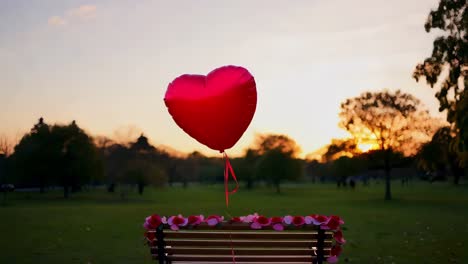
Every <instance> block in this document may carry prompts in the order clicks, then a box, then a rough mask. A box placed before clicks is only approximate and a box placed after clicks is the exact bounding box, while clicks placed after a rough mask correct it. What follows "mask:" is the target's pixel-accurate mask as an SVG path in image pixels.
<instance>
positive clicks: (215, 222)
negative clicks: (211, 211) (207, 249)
mask: <svg viewBox="0 0 468 264" xmlns="http://www.w3.org/2000/svg"><path fill="white" fill-rule="evenodd" d="M206 223H207V224H208V225H209V226H215V225H217V224H218V219H216V218H210V219H208V220H206Z"/></svg>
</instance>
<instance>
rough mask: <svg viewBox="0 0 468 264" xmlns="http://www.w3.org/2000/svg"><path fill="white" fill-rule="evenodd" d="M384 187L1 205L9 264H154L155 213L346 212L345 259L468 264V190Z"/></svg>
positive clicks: (217, 190)
mask: <svg viewBox="0 0 468 264" xmlns="http://www.w3.org/2000/svg"><path fill="white" fill-rule="evenodd" d="M383 189H384V186H383V185H382V184H380V185H378V184H374V185H371V186H369V187H363V186H358V187H357V188H356V189H355V190H346V189H337V188H336V186H335V185H331V184H323V185H322V184H316V185H312V184H304V185H298V186H289V187H284V188H283V190H282V191H283V193H282V194H279V195H278V194H276V193H275V192H274V191H273V190H272V189H269V188H260V189H257V190H254V191H248V190H246V189H245V188H241V189H240V190H239V191H238V193H236V194H234V195H232V196H231V200H230V205H229V209H226V205H225V201H224V192H223V187H222V186H221V185H213V186H193V187H189V188H187V189H183V188H179V187H174V188H166V189H146V190H145V193H144V194H143V195H142V196H140V195H138V194H136V193H135V192H133V193H130V194H129V195H128V197H127V198H126V199H125V200H122V198H121V197H120V195H119V194H118V193H115V194H111V193H107V192H105V191H104V190H90V191H85V192H81V193H78V194H74V195H72V197H71V198H70V199H69V200H64V199H63V198H62V193H60V192H58V191H57V192H49V193H46V194H39V193H19V192H18V193H11V194H9V195H8V196H7V197H6V198H7V199H6V202H5V204H3V206H0V219H1V220H0V237H1V239H0V249H1V251H0V252H1V254H0V263H153V262H152V261H151V258H150V255H149V250H148V249H147V247H146V246H145V244H144V243H143V228H142V224H143V221H144V218H145V217H146V216H147V215H150V214H153V213H158V214H160V215H173V214H178V213H182V214H184V215H189V214H200V213H201V214H204V215H209V214H221V215H224V216H229V215H236V216H238V215H246V214H250V213H253V212H258V213H259V214H264V215H266V216H274V215H281V216H282V215H287V214H291V215H307V214H314V213H317V214H327V215H339V216H341V217H342V218H343V219H344V220H345V222H346V223H345V231H344V236H345V238H346V240H347V243H346V244H345V246H344V250H343V254H342V256H341V258H340V261H339V263H348V262H349V263H389V264H390V263H395V264H400V263H468V250H467V246H468V240H467V237H468V186H458V187H456V186H451V185H450V184H448V183H437V184H429V183H422V182H421V183H415V182H412V183H410V184H409V185H408V186H401V185H400V184H399V183H397V182H395V183H394V184H393V196H394V200H392V201H384V200H383Z"/></svg>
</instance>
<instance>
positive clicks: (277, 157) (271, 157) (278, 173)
mask: <svg viewBox="0 0 468 264" xmlns="http://www.w3.org/2000/svg"><path fill="white" fill-rule="evenodd" d="M253 149H254V150H255V151H256V152H257V154H256V155H259V156H260V158H259V159H258V166H257V174H258V175H260V176H261V177H264V178H265V179H267V180H269V181H270V182H271V183H272V184H273V186H275V188H276V192H277V193H280V192H281V188H280V185H281V182H283V181H285V180H297V179H299V178H301V176H302V174H303V169H302V162H301V161H300V160H299V159H297V155H298V154H299V153H300V148H299V146H298V145H297V144H296V142H295V141H294V140H293V139H291V138H289V137H288V136H285V135H275V134H266V135H259V136H257V139H256V147H255V148H253Z"/></svg>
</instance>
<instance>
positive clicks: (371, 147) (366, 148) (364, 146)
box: [357, 143, 379, 153]
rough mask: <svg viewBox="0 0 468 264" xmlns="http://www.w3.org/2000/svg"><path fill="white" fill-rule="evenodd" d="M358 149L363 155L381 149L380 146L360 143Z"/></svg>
mask: <svg viewBox="0 0 468 264" xmlns="http://www.w3.org/2000/svg"><path fill="white" fill-rule="evenodd" d="M357 147H358V149H359V150H360V151H362V152H363V153H364V152H368V151H370V150H374V149H378V148H379V146H378V145H377V144H372V143H360V144H358V145H357Z"/></svg>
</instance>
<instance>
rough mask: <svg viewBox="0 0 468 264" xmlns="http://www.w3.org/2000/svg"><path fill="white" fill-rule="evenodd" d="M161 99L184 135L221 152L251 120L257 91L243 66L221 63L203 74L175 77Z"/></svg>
mask: <svg viewBox="0 0 468 264" xmlns="http://www.w3.org/2000/svg"><path fill="white" fill-rule="evenodd" d="M164 102H165V103H166V106H167V109H168V110H169V113H170V114H171V115H172V118H173V119H174V121H175V122H176V123H177V125H178V126H179V127H181V128H182V129H183V130H184V131H185V132H186V133H187V134H189V135H190V136H191V137H193V138H195V139H196V140H197V141H198V142H200V143H202V144H204V145H206V146H208V147H210V148H212V149H214V150H219V151H220V152H223V151H224V150H225V149H229V148H231V147H232V146H234V144H236V142H237V141H238V140H239V138H240V137H241V136H242V134H243V133H244V132H245V130H246V129H247V127H248V126H249V124H250V122H251V121H252V118H253V115H254V113H255V109H256V107H257V90H256V87H255V80H254V77H253V76H252V75H251V74H250V73H249V72H248V71H247V70H246V69H244V68H242V67H237V66H224V67H221V68H218V69H215V70H213V71H212V72H210V73H208V75H206V76H204V75H189V74H184V75H181V76H179V77H177V78H176V79H175V80H174V81H172V82H171V83H170V84H169V86H168V87H167V91H166V95H165V97H164Z"/></svg>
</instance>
